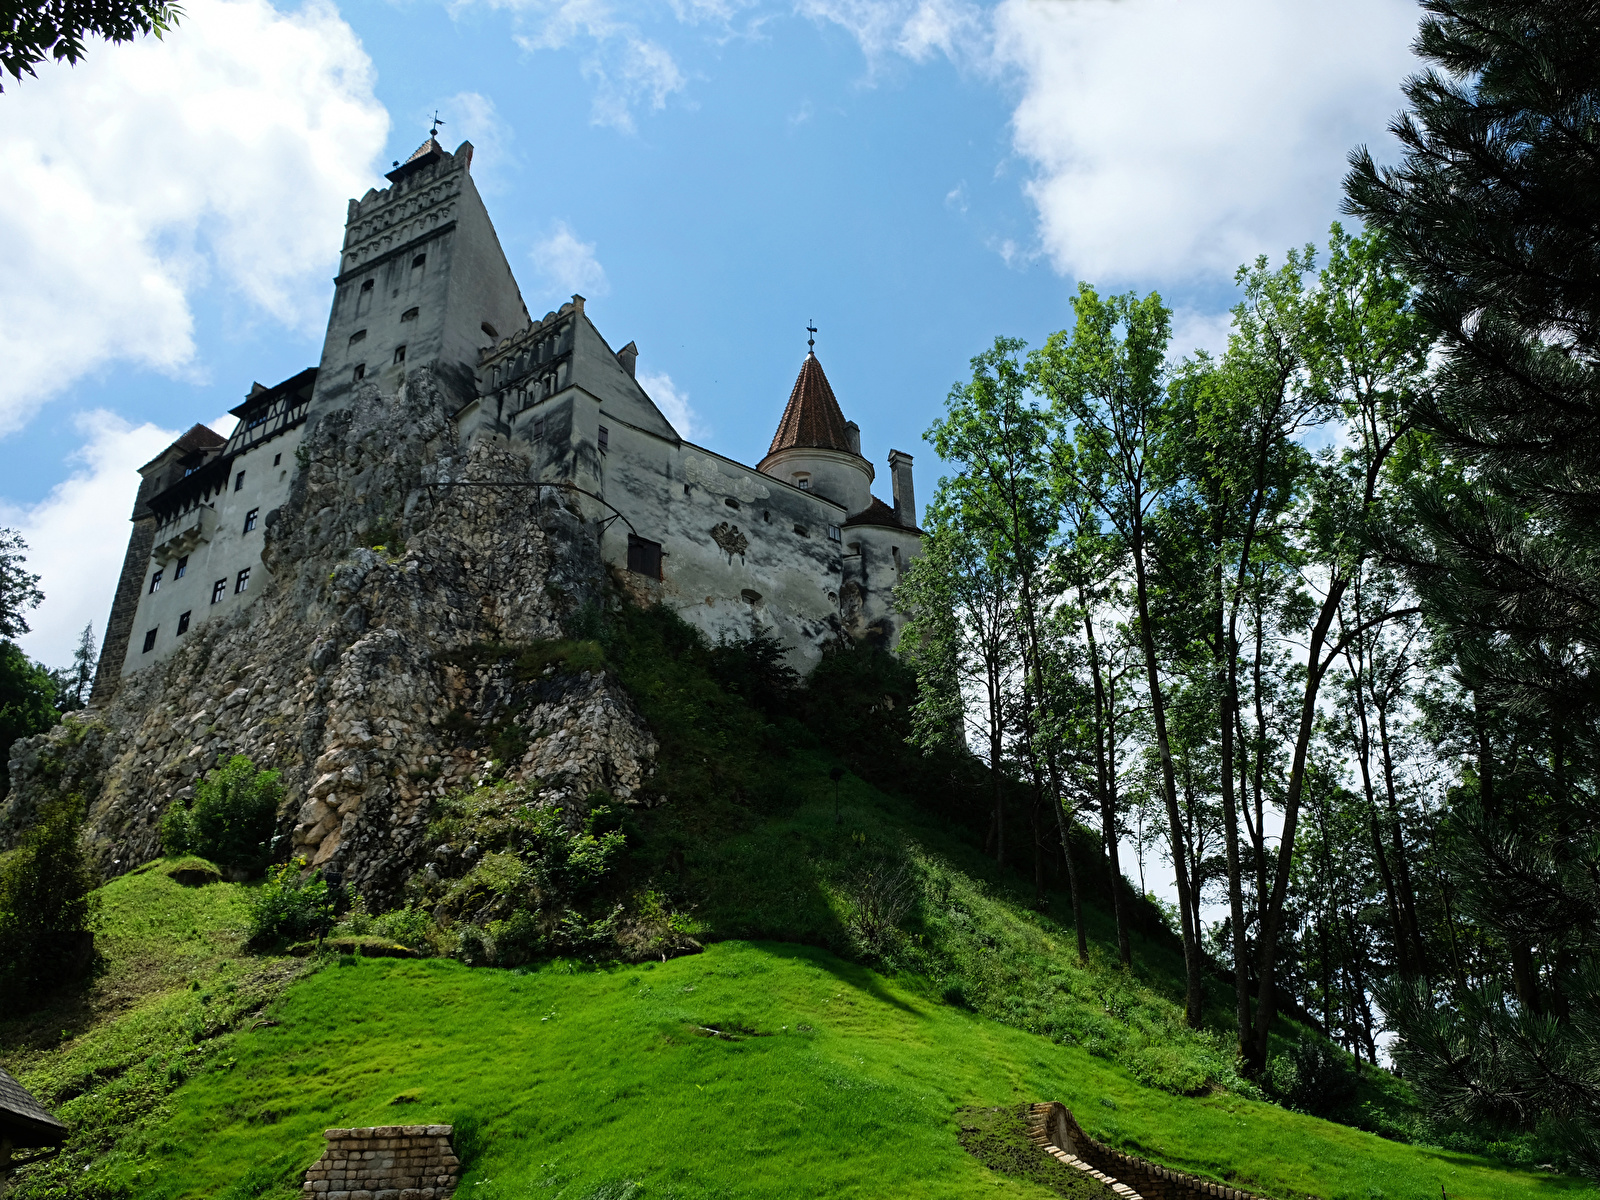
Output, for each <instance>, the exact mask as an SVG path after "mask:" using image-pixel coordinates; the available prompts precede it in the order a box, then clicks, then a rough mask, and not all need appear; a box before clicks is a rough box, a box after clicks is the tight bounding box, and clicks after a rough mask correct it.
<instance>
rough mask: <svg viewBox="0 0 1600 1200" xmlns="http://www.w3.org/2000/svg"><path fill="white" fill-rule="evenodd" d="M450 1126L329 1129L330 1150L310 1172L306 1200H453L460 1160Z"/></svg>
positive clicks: (326, 1131)
mask: <svg viewBox="0 0 1600 1200" xmlns="http://www.w3.org/2000/svg"><path fill="white" fill-rule="evenodd" d="M451 1132H452V1127H451V1126H449V1125H377V1126H373V1127H372V1128H369V1129H327V1130H324V1131H323V1134H322V1136H323V1137H325V1138H327V1139H328V1148H327V1149H326V1150H324V1151H323V1152H322V1157H321V1158H319V1159H318V1160H317V1161H316V1162H315V1163H313V1164H312V1165H311V1169H310V1170H309V1171H307V1172H306V1179H305V1184H304V1186H303V1188H302V1191H301V1196H302V1197H303V1200H450V1197H451V1196H452V1195H453V1194H454V1193H455V1190H456V1184H457V1183H459V1182H460V1181H461V1161H460V1159H458V1158H456V1154H455V1150H454V1149H453V1148H452V1147H451V1145H450V1134H451Z"/></svg>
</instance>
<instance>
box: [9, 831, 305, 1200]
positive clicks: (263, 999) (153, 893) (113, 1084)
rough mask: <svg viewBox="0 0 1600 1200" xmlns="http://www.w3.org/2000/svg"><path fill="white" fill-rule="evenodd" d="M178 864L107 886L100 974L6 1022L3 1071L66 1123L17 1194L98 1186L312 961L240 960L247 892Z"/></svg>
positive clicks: (154, 865)
mask: <svg viewBox="0 0 1600 1200" xmlns="http://www.w3.org/2000/svg"><path fill="white" fill-rule="evenodd" d="M178 865H183V864H181V863H179V860H177V859H165V860H157V861H155V862H151V863H146V864H145V865H144V866H142V867H140V868H138V869H137V870H135V871H133V872H131V873H129V874H128V875H124V876H122V877H121V878H119V879H115V880H113V881H112V882H111V883H109V884H107V885H106V886H105V887H103V888H101V889H100V890H99V893H98V895H99V897H100V921H99V926H98V929H97V932H96V935H95V946H96V950H97V951H98V953H99V955H100V958H101V969H100V970H99V972H98V973H97V974H96V976H95V977H94V978H93V979H92V980H91V981H90V982H89V983H88V984H87V985H86V986H82V987H77V988H70V989H66V990H64V991H62V992H61V993H59V994H57V995H56V996H54V997H52V999H51V1002H50V1003H48V1004H47V1005H45V1006H44V1007H43V1008H41V1009H39V1010H38V1011H36V1012H34V1013H32V1014H30V1015H28V1016H26V1017H21V1018H17V1019H14V1020H10V1021H5V1022H0V1065H3V1066H4V1067H5V1068H6V1069H7V1070H8V1071H10V1072H11V1073H12V1074H13V1075H15V1076H16V1077H17V1078H18V1079H19V1080H21V1082H22V1084H23V1086H24V1087H26V1088H28V1089H29V1090H30V1091H31V1092H32V1093H33V1094H34V1095H35V1096H37V1097H38V1098H39V1100H40V1101H41V1102H42V1103H43V1104H44V1105H45V1106H46V1107H47V1108H50V1109H52V1110H53V1111H54V1112H55V1114H56V1115H57V1116H58V1117H60V1118H61V1120H63V1121H65V1122H66V1123H67V1125H68V1127H69V1128H70V1129H71V1130H72V1135H71V1139H70V1141H69V1142H68V1144H67V1147H66V1151H65V1153H63V1154H62V1155H61V1156H59V1157H58V1158H56V1159H53V1160H51V1161H49V1162H46V1163H44V1164H42V1165H40V1166H37V1167H32V1168H27V1169H25V1170H24V1171H22V1172H21V1173H20V1175H19V1178H20V1179H21V1181H22V1187H21V1195H23V1196H49V1197H51V1198H52V1200H57V1198H62V1200H65V1198H66V1197H73V1196H83V1197H94V1196H100V1195H103V1194H106V1193H105V1192H104V1190H103V1188H102V1186H101V1181H102V1179H103V1178H104V1176H105V1175H106V1173H107V1172H108V1171H111V1170H114V1168H115V1163H116V1162H117V1160H118V1158H119V1156H121V1155H125V1154H128V1153H130V1152H136V1148H137V1147H138V1146H139V1145H140V1144H141V1139H142V1138H143V1137H144V1136H145V1135H146V1134H147V1133H148V1131H150V1130H151V1129H153V1128H155V1127H157V1126H159V1125H160V1123H161V1122H162V1120H164V1119H165V1117H166V1115H167V1112H168V1109H167V1105H168V1103H169V1099H170V1096H171V1093H172V1092H173V1091H174V1089H176V1088H178V1087H179V1086H181V1085H182V1084H183V1082H184V1081H185V1080H186V1079H188V1078H190V1077H191V1076H192V1075H195V1074H197V1073H199V1072H201V1071H204V1070H205V1069H207V1068H208V1067H209V1066H210V1065H211V1064H213V1063H214V1062H216V1061H218V1059H219V1058H225V1057H226V1053H227V1047H228V1045H229V1042H230V1040H231V1033H232V1031H233V1030H235V1029H237V1028H240V1027H244V1026H247V1025H249V1024H250V1023H251V1022H253V1021H255V1020H259V1019H262V1018H261V1017H260V1015H259V1014H261V1013H262V1012H263V1011H264V1009H265V1008H266V1007H267V1006H269V1005H270V1003H271V1002H272V1000H273V999H274V998H275V997H277V996H278V995H280V994H281V993H282V992H283V990H284V988H285V987H287V986H288V985H289V984H290V983H291V982H293V981H294V980H295V979H297V978H299V977H301V976H302V975H304V974H305V973H306V972H307V971H309V970H311V969H313V967H312V965H311V964H308V963H306V962H303V961H298V960H294V959H279V958H261V957H255V956H251V955H247V954H245V953H244V949H243V945H244V939H245V924H246V904H247V898H248V895H249V889H248V888H246V887H244V886H241V885H239V884H231V883H213V884H209V885H207V886H205V887H184V886H182V885H181V884H179V883H177V882H176V881H174V880H173V879H171V878H170V877H169V876H168V874H167V872H168V870H170V869H172V868H173V867H174V866H178Z"/></svg>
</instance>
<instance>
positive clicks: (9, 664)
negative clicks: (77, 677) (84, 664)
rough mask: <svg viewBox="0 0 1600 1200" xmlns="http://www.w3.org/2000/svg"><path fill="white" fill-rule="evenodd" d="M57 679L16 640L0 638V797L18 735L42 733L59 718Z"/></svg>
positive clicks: (5, 789)
mask: <svg viewBox="0 0 1600 1200" xmlns="http://www.w3.org/2000/svg"><path fill="white" fill-rule="evenodd" d="M55 701H56V681H55V680H54V679H53V678H51V675H50V672H49V671H47V670H45V668H44V667H42V666H40V665H39V664H38V663H36V662H34V661H32V660H31V659H30V658H29V657H28V656H27V655H26V654H24V653H23V652H22V647H20V646H18V645H17V644H16V643H15V642H8V641H0V796H4V795H5V794H6V793H7V792H9V791H10V789H11V779H10V773H9V766H8V763H9V761H10V758H11V746H12V743H14V742H16V741H17V739H19V738H25V737H32V736H33V735H34V734H36V733H43V732H44V731H45V730H46V729H49V728H50V726H52V725H54V724H55V723H56V722H57V721H58V720H60V718H61V714H60V713H59V712H57V711H56V707H55Z"/></svg>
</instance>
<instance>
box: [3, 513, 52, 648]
mask: <svg viewBox="0 0 1600 1200" xmlns="http://www.w3.org/2000/svg"><path fill="white" fill-rule="evenodd" d="M27 551H28V543H27V542H25V541H23V540H22V535H21V534H20V533H18V532H17V531H16V530H15V529H0V638H15V637H21V636H22V635H23V634H25V633H27V632H28V629H29V626H28V621H27V618H26V617H24V616H23V614H24V613H25V612H27V611H28V610H29V609H30V608H38V607H39V603H40V601H42V600H43V599H44V593H43V592H41V591H40V590H39V577H38V576H37V575H30V574H29V573H28V572H27V570H26V569H25V568H24V567H23V557H24V555H26V554H27Z"/></svg>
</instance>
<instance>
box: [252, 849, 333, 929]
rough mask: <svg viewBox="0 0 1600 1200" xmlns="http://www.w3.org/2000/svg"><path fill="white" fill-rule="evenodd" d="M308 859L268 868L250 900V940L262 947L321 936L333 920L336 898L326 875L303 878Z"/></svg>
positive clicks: (298, 859) (299, 859)
mask: <svg viewBox="0 0 1600 1200" xmlns="http://www.w3.org/2000/svg"><path fill="white" fill-rule="evenodd" d="M304 869H305V859H303V858H297V859H295V861H294V862H290V863H283V864H282V865H280V866H276V867H273V868H272V869H271V870H270V871H268V872H267V881H266V882H265V883H263V884H262V885H261V888H260V890H258V891H257V892H256V894H255V896H253V897H252V898H251V900H250V944H251V945H252V946H255V947H256V948H258V949H267V948H270V947H275V946H281V945H283V944H284V943H285V942H296V941H303V940H304V939H306V938H311V937H315V936H317V934H318V933H321V932H322V931H323V930H325V929H327V928H329V927H330V926H331V925H332V924H333V898H332V897H331V896H329V895H328V885H327V883H326V882H325V881H324V880H322V879H312V880H302V879H301V878H300V872H301V871H303V870H304Z"/></svg>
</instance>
